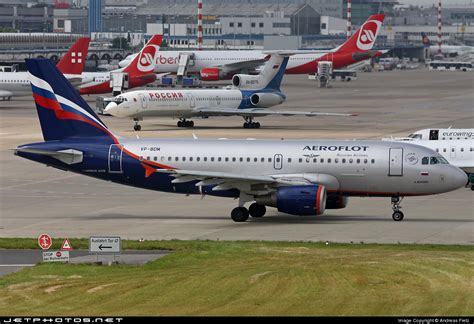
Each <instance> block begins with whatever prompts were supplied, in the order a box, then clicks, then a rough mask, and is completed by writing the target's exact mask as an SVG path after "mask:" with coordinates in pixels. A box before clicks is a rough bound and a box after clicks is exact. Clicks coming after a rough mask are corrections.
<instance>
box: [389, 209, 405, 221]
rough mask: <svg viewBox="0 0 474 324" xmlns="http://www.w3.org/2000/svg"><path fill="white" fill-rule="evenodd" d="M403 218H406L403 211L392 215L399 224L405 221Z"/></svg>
mask: <svg viewBox="0 0 474 324" xmlns="http://www.w3.org/2000/svg"><path fill="white" fill-rule="evenodd" d="M403 217H404V215H403V213H402V212H401V211H396V212H393V214H392V218H393V220H394V221H396V222H399V221H401V220H403Z"/></svg>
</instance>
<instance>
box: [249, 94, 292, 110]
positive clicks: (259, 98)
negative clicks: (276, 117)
mask: <svg viewBox="0 0 474 324" xmlns="http://www.w3.org/2000/svg"><path fill="white" fill-rule="evenodd" d="M284 101H285V98H284V97H283V96H280V95H278V94H276V93H265V92H262V93H254V94H253V95H251V96H250V102H251V103H252V105H254V106H255V107H262V108H267V107H273V106H276V105H279V104H281V103H283V102H284Z"/></svg>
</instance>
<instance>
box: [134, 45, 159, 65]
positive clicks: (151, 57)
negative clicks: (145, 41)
mask: <svg viewBox="0 0 474 324" xmlns="http://www.w3.org/2000/svg"><path fill="white" fill-rule="evenodd" d="M158 51H159V47H158V46H156V45H147V46H146V47H145V48H144V49H143V51H142V52H141V53H140V57H139V59H138V62H137V68H138V70H139V71H141V72H150V71H152V70H153V69H154V68H155V60H156V54H157V53H158Z"/></svg>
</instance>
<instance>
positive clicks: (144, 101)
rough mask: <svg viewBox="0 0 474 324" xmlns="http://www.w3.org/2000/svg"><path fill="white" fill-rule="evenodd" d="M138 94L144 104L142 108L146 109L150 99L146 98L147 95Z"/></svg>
mask: <svg viewBox="0 0 474 324" xmlns="http://www.w3.org/2000/svg"><path fill="white" fill-rule="evenodd" d="M138 96H139V97H140V102H141V104H142V108H143V109H146V108H147V106H148V100H147V99H146V97H145V95H142V94H139V95H138Z"/></svg>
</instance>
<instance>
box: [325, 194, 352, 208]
mask: <svg viewBox="0 0 474 324" xmlns="http://www.w3.org/2000/svg"><path fill="white" fill-rule="evenodd" d="M348 203H349V197H347V196H343V195H340V194H328V197H327V199H326V209H342V208H346V207H347V204H348Z"/></svg>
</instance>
